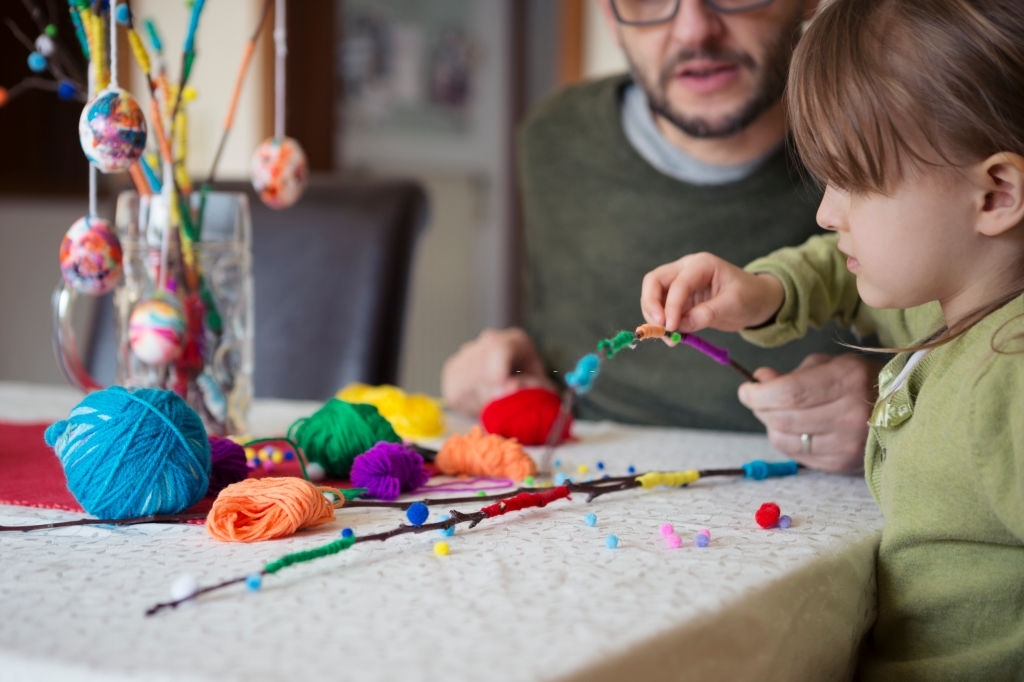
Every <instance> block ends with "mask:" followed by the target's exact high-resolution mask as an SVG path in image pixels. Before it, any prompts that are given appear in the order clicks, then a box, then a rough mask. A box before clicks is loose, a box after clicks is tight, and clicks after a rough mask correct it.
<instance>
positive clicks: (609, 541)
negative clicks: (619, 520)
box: [604, 535, 619, 549]
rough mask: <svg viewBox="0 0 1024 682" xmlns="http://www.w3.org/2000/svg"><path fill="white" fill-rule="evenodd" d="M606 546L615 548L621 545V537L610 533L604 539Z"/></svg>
mask: <svg viewBox="0 0 1024 682" xmlns="http://www.w3.org/2000/svg"><path fill="white" fill-rule="evenodd" d="M604 546H605V547H607V548H608V549H615V548H616V547H618V546H619V538H618V537H616V536H614V535H609V536H608V537H606V538H605V539H604Z"/></svg>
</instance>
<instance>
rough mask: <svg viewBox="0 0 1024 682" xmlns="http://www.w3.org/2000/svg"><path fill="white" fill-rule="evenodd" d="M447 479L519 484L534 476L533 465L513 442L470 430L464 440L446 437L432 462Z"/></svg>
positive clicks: (478, 428)
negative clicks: (503, 480) (471, 478)
mask: <svg viewBox="0 0 1024 682" xmlns="http://www.w3.org/2000/svg"><path fill="white" fill-rule="evenodd" d="M434 466H436V467H437V469H438V471H440V472H441V473H442V474H448V475H449V476H459V475H467V476H493V477H496V478H511V479H512V480H515V481H521V480H523V479H524V478H526V477H527V476H533V475H535V474H536V473H537V463H536V462H534V461H533V459H531V458H530V456H529V455H528V454H526V451H525V450H523V448H522V446H521V445H519V443H517V442H516V441H515V440H514V439H511V438H504V437H503V436H498V435H495V434H491V435H488V434H485V433H484V431H483V429H481V428H480V427H479V426H474V427H473V428H472V429H470V430H469V433H467V434H466V435H464V436H459V435H454V436H449V437H448V440H446V441H445V442H444V445H442V446H441V450H440V451H439V452H438V453H437V457H436V458H435V459H434Z"/></svg>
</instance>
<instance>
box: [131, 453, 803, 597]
mask: <svg viewBox="0 0 1024 682" xmlns="http://www.w3.org/2000/svg"><path fill="white" fill-rule="evenodd" d="M798 469H799V465H798V464H797V463H796V462H794V461H788V462H764V461H762V460H755V461H753V462H748V463H747V464H744V465H743V466H741V467H736V468H731V469H705V470H696V469H690V470H686V471H652V472H647V473H644V474H631V475H629V476H620V477H616V478H605V479H597V480H594V481H586V482H581V483H576V482H573V481H571V480H569V481H566V482H565V483H563V484H562V485H559V486H555V487H553V488H550V487H549V488H518V489H516V490H514V491H512V492H507V493H501V494H499V495H494V496H483V497H480V496H474V497H469V498H448V499H439V500H423V501H417V502H390V503H389V502H383V503H380V502H378V503H369V502H366V503H363V504H359V503H358V502H353V501H346V503H345V506H360V507H368V506H377V507H396V506H398V507H401V508H403V509H409V508H412V507H414V506H415V505H422V506H424V507H426V506H429V504H457V503H459V502H470V501H481V500H488V499H497V500H498V501H497V502H496V503H495V504H491V505H487V506H485V507H482V508H480V510H479V511H476V512H468V513H467V512H460V511H458V510H456V509H452V510H450V511H449V517H448V518H447V519H444V520H441V521H436V522H434V523H422V522H420V523H417V522H416V521H413V520H412V518H410V523H411V525H406V524H402V525H399V526H397V527H396V528H393V529H391V530H388V531H383V532H380V533H373V534H371V535H363V536H358V537H357V536H356V535H355V534H352V535H345V534H343V535H342V537H341V538H340V539H337V540H333V541H331V542H329V543H327V544H325V545H321V546H319V547H314V548H313V549H309V550H303V551H299V552H293V553H291V554H286V555H285V556H283V557H280V558H278V559H276V560H274V561H271V562H269V563H267V564H266V565H264V567H263V568H262V569H260V570H259V571H258V572H256V573H250V574H248V575H245V576H239V577H236V578H231V579H229V580H226V581H224V582H221V583H217V584H215V585H210V586H208V587H204V588H201V589H198V590H196V591H195V592H192V593H191V594H189V595H187V596H185V597H182V598H180V599H175V600H172V601H168V602H161V603H159V604H156V605H154V606H152V607H150V608H149V609H148V610H147V611H146V615H147V616H151V615H153V614H155V613H157V612H159V611H161V610H163V609H167V608H177V607H178V606H179V605H181V604H183V603H185V602H188V601H191V600H193V599H195V598H197V597H199V596H202V595H204V594H208V593H210V592H214V591H216V590H220V589H223V588H225V587H230V586H231V585H237V584H240V583H246V584H247V585H248V586H249V587H250V589H258V588H259V587H260V585H261V583H262V579H263V577H264V576H267V575H271V574H274V573H276V572H278V571H280V570H281V569H283V568H286V567H288V566H291V565H294V564H299V563H304V562H307V561H313V560H315V559H319V558H322V557H325V556H331V555H334V554H338V553H339V552H342V551H344V550H346V549H349V548H350V547H352V545H354V544H356V543H358V542H371V541H381V542H383V541H385V540H388V539H390V538H393V537H396V536H399V535H405V534H407V533H425V532H428V531H432V530H448V529H451V528H454V527H455V526H456V525H458V524H462V523H466V524H468V528H474V527H475V526H477V525H478V524H479V523H480V522H481V521H484V520H486V519H489V518H494V517H496V516H502V515H504V514H507V513H510V512H514V511H520V510H523V509H530V508H535V507H544V506H546V505H547V504H548V503H550V502H554V501H557V500H560V499H569V495H570V493H574V492H578V493H586V494H587V502H590V501H592V500H593V499H595V498H597V497H599V496H601V495H605V494H607V493H611V492H620V491H623V490H631V489H634V488H644V489H649V488H654V487H656V486H662V485H663V486H671V487H679V486H685V485H688V484H690V483H693V482H695V481H697V480H699V479H701V478H706V477H709V476H744V477H746V478H752V479H754V480H762V479H765V478H769V477H774V476H790V475H793V474H795V473H797V471H798Z"/></svg>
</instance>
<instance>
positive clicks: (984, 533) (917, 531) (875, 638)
mask: <svg viewBox="0 0 1024 682" xmlns="http://www.w3.org/2000/svg"><path fill="white" fill-rule="evenodd" d="M835 242H836V239H835V238H820V237H819V238H814V239H811V240H809V241H808V242H807V243H806V244H805V245H804V246H803V247H801V248H798V249H786V250H784V251H782V252H779V253H776V254H773V255H771V256H769V257H767V258H763V259H759V260H757V261H755V262H753V263H751V264H749V265H748V266H747V269H748V270H750V271H752V272H769V273H771V274H773V275H775V276H776V277H778V278H779V279H780V280H781V281H782V282H783V285H784V286H785V289H786V302H785V304H784V305H783V308H782V309H781V310H780V311H779V314H778V316H777V318H776V320H775V324H774V325H770V326H768V327H764V328H759V329H757V330H756V331H752V332H748V333H745V336H747V337H748V338H750V339H751V340H756V341H759V342H762V343H775V342H780V341H785V340H786V339H787V338H791V337H792V336H794V335H799V334H800V333H801V332H802V330H804V329H806V327H807V325H808V324H810V323H814V322H821V321H822V320H825V319H828V318H829V317H831V316H834V315H838V316H840V317H841V318H843V319H844V320H847V321H853V322H854V323H855V324H857V325H858V326H861V327H862V328H863V329H865V330H869V329H870V328H873V327H878V326H879V325H880V326H882V327H887V328H888V329H887V330H885V329H883V330H880V331H882V332H883V333H881V334H880V336H881V337H884V338H888V339H889V341H888V342H889V343H896V344H900V345H909V344H910V343H911V342H912V340H913V337H914V336H915V335H916V337H917V339H918V340H920V339H921V338H923V337H925V336H927V335H929V334H931V333H932V332H934V331H936V330H937V329H938V327H939V325H941V311H940V310H939V309H938V306H937V305H936V304H930V305H928V306H922V307H920V308H914V309H911V310H906V311H871V310H870V309H867V308H866V306H862V305H860V304H859V303H858V302H857V297H856V280H855V278H854V277H853V275H851V274H850V273H849V272H848V271H847V270H846V268H845V266H844V264H843V262H844V259H845V257H844V256H842V254H841V253H840V252H839V251H838V249H836V248H835ZM1022 334H1024V296H1019V297H1017V298H1016V299H1014V300H1013V301H1011V302H1010V303H1008V304H1006V305H1005V306H1003V307H1002V308H1000V309H999V310H997V311H995V312H994V313H992V314H990V315H989V316H988V317H986V318H985V319H983V320H982V321H981V322H979V323H978V324H977V325H975V326H974V327H972V328H971V329H970V330H969V331H968V332H967V333H965V334H963V335H962V336H960V337H958V338H956V339H955V340H953V341H951V342H949V343H947V344H945V345H942V346H939V347H938V348H935V349H933V350H930V351H928V352H927V353H926V354H925V355H924V356H923V357H922V358H920V360H919V361H918V362H917V363H916V364H913V365H912V366H911V369H910V370H908V371H907V372H905V373H904V376H903V377H900V373H901V370H903V369H904V368H905V367H906V366H907V364H908V360H910V357H911V356H910V354H909V353H900V354H898V355H897V356H896V357H895V358H893V360H892V361H891V362H890V363H889V364H888V365H886V367H885V369H884V370H883V371H882V374H881V376H880V381H879V394H880V396H881V397H880V398H879V400H878V403H877V404H876V405H875V409H874V412H873V414H872V416H871V420H870V427H871V435H870V438H869V439H868V446H867V453H866V457H865V475H866V477H867V481H868V485H869V487H870V488H871V492H872V494H873V495H874V496H875V499H876V500H877V501H878V505H879V507H880V508H881V510H882V513H883V514H884V515H885V527H884V529H883V531H882V543H881V547H880V548H879V552H878V621H877V623H876V624H875V627H874V630H873V632H872V634H871V636H870V638H869V641H868V642H867V646H866V647H865V651H864V654H865V655H864V658H863V661H862V667H861V670H860V674H861V676H862V677H863V678H864V679H870V680H876V679H884V680H1024V339H1021V338H1018V339H1015V340H1014V339H1013V338H1012V337H1013V336H1014V335H1022ZM994 345H995V346H997V347H999V348H1000V349H1001V350H1002V351H1003V352H994V351H993V346H994ZM898 378H899V379H898Z"/></svg>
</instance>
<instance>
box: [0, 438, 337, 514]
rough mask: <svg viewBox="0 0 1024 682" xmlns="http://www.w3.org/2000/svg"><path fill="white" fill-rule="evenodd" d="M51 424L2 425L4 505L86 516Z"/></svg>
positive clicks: (285, 470)
mask: <svg viewBox="0 0 1024 682" xmlns="http://www.w3.org/2000/svg"><path fill="white" fill-rule="evenodd" d="M48 426H49V423H32V424H29V423H10V422H0V504H13V505H17V506H20V507H43V508H46V509H66V510H68V511H77V512H82V511H84V510H83V509H82V505H80V504H78V501H77V500H76V499H75V497H74V495H72V494H71V491H69V490H68V487H67V479H66V478H65V477H64V469H63V467H61V464H60V460H59V459H57V455H56V454H54V452H53V448H51V447H50V446H49V445H47V444H46V441H45V440H44V439H43V432H44V431H46V428H47V427H48ZM301 475H302V471H301V469H300V467H299V464H298V462H295V461H290V462H288V461H286V462H282V463H281V464H278V465H275V466H274V468H273V469H272V470H270V471H265V470H263V469H256V470H254V471H253V472H251V473H250V474H249V476H250V477H252V478H262V477H264V476H301ZM323 485H327V486H332V487H335V488H347V487H350V484H349V483H348V482H347V481H324V482H323ZM213 499H214V496H212V495H207V496H206V497H204V498H203V499H202V500H200V501H199V502H197V503H196V504H195V505H193V506H192V507H190V508H189V509H188V510H187V511H188V512H207V511H209V510H210V507H211V506H212V505H213Z"/></svg>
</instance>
